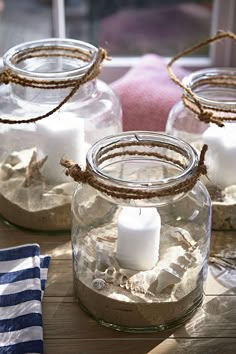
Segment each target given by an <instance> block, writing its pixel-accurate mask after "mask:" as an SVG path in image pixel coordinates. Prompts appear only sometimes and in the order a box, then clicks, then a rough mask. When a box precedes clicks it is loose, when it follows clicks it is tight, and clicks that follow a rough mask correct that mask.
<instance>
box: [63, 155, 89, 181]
mask: <svg viewBox="0 0 236 354" xmlns="http://www.w3.org/2000/svg"><path fill="white" fill-rule="evenodd" d="M60 165H61V166H63V167H65V168H66V172H65V174H66V176H71V177H72V178H73V179H74V180H75V181H76V182H79V183H87V182H88V179H89V177H90V174H89V172H88V171H87V170H85V171H82V169H81V167H80V166H79V165H78V164H77V163H74V162H73V161H71V160H64V159H61V161H60Z"/></svg>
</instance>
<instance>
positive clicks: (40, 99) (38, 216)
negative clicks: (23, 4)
mask: <svg viewBox="0 0 236 354" xmlns="http://www.w3.org/2000/svg"><path fill="white" fill-rule="evenodd" d="M100 51H101V49H97V48H96V47H94V46H93V45H91V44H89V43H85V42H81V41H77V40H70V39H45V40H41V41H34V42H29V43H24V44H21V45H18V46H16V47H14V48H12V49H10V50H9V51H8V52H7V53H6V54H5V56H4V58H3V61H4V69H3V73H1V79H2V81H3V82H4V83H5V84H7V85H1V86H0V106H1V113H0V117H1V118H2V120H1V122H0V215H1V216H2V217H3V218H4V219H5V220H7V221H9V222H11V223H13V224H15V225H18V226H22V227H25V228H30V229H36V230H47V231H49V230H55V231H56V230H67V229H70V225H71V222H70V205H71V196H72V193H73V190H74V187H75V183H74V182H69V183H68V179H67V178H66V177H65V175H64V171H63V168H62V167H61V166H60V159H61V158H62V157H67V156H70V157H71V158H73V159H76V160H77V161H79V162H80V164H85V159H86V152H87V150H88V148H89V147H90V146H91V145H92V144H93V143H94V142H95V141H97V140H98V139H101V138H102V137H104V136H106V135H110V134H116V133H118V132H120V131H121V106H120V103H119V100H118V98H117V96H116V95H115V93H114V92H113V91H112V89H111V88H110V87H109V86H108V85H107V84H105V83H104V82H102V81H100V80H97V79H96V76H97V75H98V74H99V71H100V64H101V62H102V60H101V59H100V58H99V55H100ZM99 60H100V61H99ZM95 69H96V72H95ZM9 73H10V79H9ZM3 78H4V79H3ZM69 96H70V97H69ZM48 112H49V113H50V114H48ZM32 117H39V119H38V120H37V121H36V122H34V118H33V119H31V118H32ZM4 119H5V120H4ZM8 120H10V122H8ZM12 121H14V124H11V123H12ZM15 121H16V122H15ZM22 121H23V122H22ZM29 121H30V122H29ZM18 123H19V124H18Z"/></svg>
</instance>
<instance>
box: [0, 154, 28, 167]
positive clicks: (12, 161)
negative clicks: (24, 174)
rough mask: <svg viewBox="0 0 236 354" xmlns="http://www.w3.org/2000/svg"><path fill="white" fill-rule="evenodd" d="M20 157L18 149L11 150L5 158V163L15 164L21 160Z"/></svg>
mask: <svg viewBox="0 0 236 354" xmlns="http://www.w3.org/2000/svg"><path fill="white" fill-rule="evenodd" d="M23 151H24V150H23ZM21 160H22V158H21V156H20V152H18V151H13V152H12V153H11V154H10V155H8V156H7V158H6V160H5V164H9V165H11V166H15V165H17V164H18V163H19V162H21Z"/></svg>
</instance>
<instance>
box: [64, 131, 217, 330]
mask: <svg viewBox="0 0 236 354" xmlns="http://www.w3.org/2000/svg"><path fill="white" fill-rule="evenodd" d="M202 160H203V159H202V158H201V159H200V162H199V161H198V157H197V154H196V152H195V150H194V149H193V148H192V147H191V146H190V145H189V144H187V143H186V142H184V141H182V140H180V139H176V138H174V137H171V136H168V135H166V134H161V133H154V132H126V133H123V134H118V135H116V136H110V137H106V138H104V139H102V140H100V141H98V142H97V143H96V144H95V145H93V147H92V148H91V149H90V150H89V151H88V154H87V166H86V170H85V171H81V169H80V167H79V166H78V165H76V164H71V162H70V161H67V162H66V161H64V162H63V166H65V167H67V174H69V175H71V176H73V178H74V179H75V180H77V181H78V182H79V185H78V187H77V189H76V190H75V193H74V196H73V199H72V250H73V253H72V254H73V268H74V285H75V291H76V296H77V297H78V300H79V303H80V304H81V306H82V307H83V308H84V309H85V310H86V311H87V312H88V313H89V314H90V315H92V317H94V318H95V319H96V320H97V321H98V322H99V323H101V324H102V325H105V326H108V327H111V328H114V329H117V330H124V331H130V332H137V331H140V332H149V331H159V330H164V329H168V328H171V327H175V326H179V325H181V324H182V323H184V322H185V321H186V320H187V319H188V318H189V317H190V316H191V315H192V314H193V312H194V311H195V310H196V308H197V307H198V306H199V305H200V304H201V302H202V298H203V283H204V279H205V277H206V270H207V258H208V251H209V240H210V230H211V205H210V204H211V203H210V198H209V194H208V191H207V189H206V188H205V186H204V185H203V184H202V183H201V182H200V181H198V178H199V176H200V173H201V171H205V167H204V164H203V161H202Z"/></svg>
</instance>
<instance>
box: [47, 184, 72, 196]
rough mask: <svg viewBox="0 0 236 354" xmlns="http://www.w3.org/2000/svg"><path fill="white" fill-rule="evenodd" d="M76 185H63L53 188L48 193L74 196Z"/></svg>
mask: <svg viewBox="0 0 236 354" xmlns="http://www.w3.org/2000/svg"><path fill="white" fill-rule="evenodd" d="M75 187H76V184H75V183H74V182H68V183H62V184H59V185H57V186H55V187H53V188H52V189H51V190H50V191H49V192H48V193H50V194H64V195H72V194H73V192H74V189H75Z"/></svg>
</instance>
